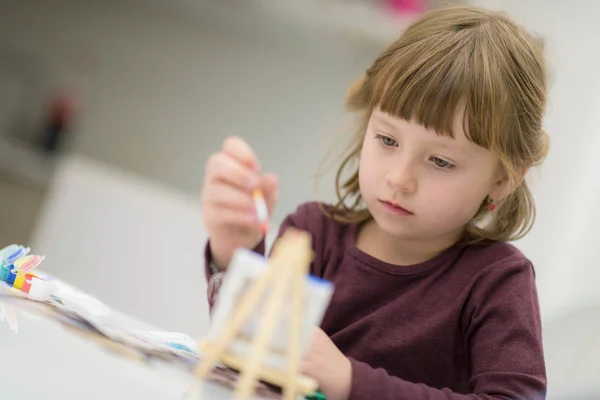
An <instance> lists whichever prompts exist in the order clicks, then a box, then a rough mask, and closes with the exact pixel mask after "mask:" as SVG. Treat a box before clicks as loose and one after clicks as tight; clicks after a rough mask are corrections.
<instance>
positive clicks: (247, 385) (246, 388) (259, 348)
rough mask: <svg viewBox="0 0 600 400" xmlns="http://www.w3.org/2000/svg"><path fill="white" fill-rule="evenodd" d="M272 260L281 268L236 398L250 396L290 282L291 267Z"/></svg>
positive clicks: (253, 343)
mask: <svg viewBox="0 0 600 400" xmlns="http://www.w3.org/2000/svg"><path fill="white" fill-rule="evenodd" d="M272 262H273V264H274V267H275V268H277V269H279V270H281V273H280V274H278V275H279V279H276V280H275V281H274V282H273V283H274V285H273V288H272V289H273V291H272V292H271V293H270V296H269V298H268V301H267V304H266V306H265V311H264V314H263V316H262V320H261V321H260V324H259V326H258V329H257V332H256V336H255V337H254V340H253V342H252V351H251V353H250V359H249V360H248V363H247V365H246V367H245V368H244V370H243V371H242V373H241V376H240V381H239V382H238V387H237V389H236V397H237V398H238V399H247V398H250V396H251V395H252V393H253V391H254V385H255V384H256V377H257V375H258V373H259V370H260V369H261V367H262V364H263V357H264V354H265V350H266V348H267V344H268V343H269V341H270V340H271V337H272V334H273V330H274V329H275V327H276V324H277V322H278V320H279V319H278V317H279V310H280V309H281V306H282V302H283V301H282V300H283V297H284V294H285V290H286V289H287V287H288V286H289V283H290V278H291V271H292V269H291V268H289V266H285V265H275V260H273V261H272Z"/></svg>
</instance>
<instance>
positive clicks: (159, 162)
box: [0, 0, 379, 222]
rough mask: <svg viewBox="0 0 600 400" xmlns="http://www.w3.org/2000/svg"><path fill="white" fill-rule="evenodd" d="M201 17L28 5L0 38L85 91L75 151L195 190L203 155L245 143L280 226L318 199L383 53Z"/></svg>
mask: <svg viewBox="0 0 600 400" xmlns="http://www.w3.org/2000/svg"><path fill="white" fill-rule="evenodd" d="M194 10H195V11H194V14H193V15H182V14H178V13H177V12H173V13H170V12H168V11H165V10H163V9H161V8H157V9H156V10H154V9H150V8H147V7H142V6H141V5H135V4H134V2H131V3H127V4H124V3H123V2H114V1H107V2H75V1H69V0H61V1H54V2H52V3H49V2H46V3H39V2H33V1H27V0H24V1H21V2H12V4H2V5H0V37H3V38H10V42H12V43H14V45H15V46H17V47H19V48H20V49H23V50H24V51H26V52H29V53H30V54H33V55H35V57H37V58H39V59H40V60H43V61H44V63H45V64H44V65H47V66H48V68H51V69H52V70H53V74H52V76H53V79H54V81H56V82H61V81H65V82H67V83H69V84H73V85H75V86H76V87H77V88H78V89H80V90H81V95H82V96H83V107H84V108H83V112H82V114H81V115H80V116H79V120H78V126H77V129H76V132H75V135H74V142H73V149H74V151H75V152H77V153H79V154H84V155H87V156H90V157H92V158H94V159H98V160H101V161H105V162H107V163H110V164H113V165H117V166H119V167H122V168H124V169H127V170H130V171H133V172H136V173H140V174H142V175H145V176H148V177H150V178H151V179H155V180H158V181H160V182H163V183H166V184H168V185H170V186H173V187H175V188H178V189H181V190H184V191H187V192H190V193H197V192H198V191H199V189H200V186H201V183H202V176H203V171H204V162H205V160H206V158H207V156H208V155H209V154H210V153H211V152H213V151H215V150H216V149H217V148H218V147H219V145H220V144H221V142H222V140H223V139H224V138H225V137H226V136H229V135H240V136H242V137H244V138H245V139H246V140H248V141H249V142H250V144H251V145H252V146H254V147H255V149H256V151H257V152H258V154H259V156H260V158H261V160H262V163H263V167H264V169H266V170H275V171H276V172H278V173H279V174H280V176H281V186H282V190H281V206H280V207H278V208H277V210H276V212H275V215H274V220H275V221H276V222H277V221H280V220H281V219H282V218H283V216H284V214H287V213H288V212H289V211H290V210H291V209H293V207H294V206H295V205H296V204H298V203H299V202H301V201H304V200H307V199H309V198H312V197H313V181H312V176H311V175H312V174H313V173H314V172H315V170H316V167H317V164H318V163H319V162H320V161H321V158H322V157H323V156H324V154H325V151H326V150H328V149H329V148H330V145H331V143H332V140H331V138H332V136H334V135H335V133H336V132H337V129H338V128H339V127H340V125H341V124H342V121H341V119H342V112H341V111H342V100H343V96H344V94H345V91H346V88H347V86H348V85H349V84H350V83H351V82H352V80H353V79H354V78H355V77H357V76H358V75H359V74H360V73H362V71H364V69H365V68H366V67H367V63H368V61H369V60H370V58H371V57H372V56H373V55H374V54H376V53H377V52H378V51H379V49H378V48H373V47H367V46H366V45H365V44H364V43H361V42H357V41H352V42H351V41H349V40H343V39H340V38H339V37H335V36H332V35H329V36H327V35H324V34H320V33H318V32H314V33H310V32H309V33H306V32H297V31H295V30H294V29H292V27H287V26H278V25H277V24H276V23H275V22H273V21H269V20H262V19H260V18H253V17H252V13H248V15H247V17H246V18H244V19H243V20H238V21H236V22H235V23H231V22H230V23H228V22H227V21H225V20H223V19H222V17H220V16H219V15H220V14H217V13H214V12H211V11H210V10H211V9H210V8H203V7H202V5H199V6H198V7H196V8H194ZM276 147H281V149H282V150H278V151H274V149H275V148H276ZM331 192H332V191H331V190H329V192H326V193H325V194H324V195H325V196H326V195H327V194H328V193H329V194H331Z"/></svg>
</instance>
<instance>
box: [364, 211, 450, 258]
mask: <svg viewBox="0 0 600 400" xmlns="http://www.w3.org/2000/svg"><path fill="white" fill-rule="evenodd" d="M459 239H460V234H457V235H452V236H444V237H441V238H439V239H436V240H429V241H416V240H401V239H398V238H395V237H393V236H391V235H389V234H387V233H386V232H384V231H382V230H381V229H380V228H379V226H378V225H377V223H376V222H375V221H374V220H372V219H371V220H369V221H367V222H365V223H364V224H363V225H362V226H361V227H360V228H359V231H358V234H357V237H356V247H357V248H358V249H359V250H361V251H363V252H365V253H367V254H369V255H370V256H372V257H375V258H377V259H379V260H381V261H383V262H386V263H388V264H393V265H398V266H402V265H415V264H420V263H422V262H425V261H427V260H430V259H432V258H434V257H435V256H437V255H439V254H440V253H442V252H443V251H444V250H446V249H448V248H449V247H451V246H453V245H454V244H456V243H457V242H458V240H459Z"/></svg>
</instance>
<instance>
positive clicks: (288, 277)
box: [195, 229, 317, 400]
mask: <svg viewBox="0 0 600 400" xmlns="http://www.w3.org/2000/svg"><path fill="white" fill-rule="evenodd" d="M312 258H313V253H312V248H311V238H310V235H309V234H308V233H305V232H300V231H297V230H294V229H288V230H287V231H286V232H285V233H284V234H283V235H282V236H281V237H280V238H279V239H278V240H277V242H276V243H275V245H274V247H273V251H272V253H271V257H270V258H269V260H268V264H267V268H266V269H265V270H264V272H263V273H262V274H261V275H260V276H258V278H257V279H256V280H255V281H254V282H253V283H252V284H251V286H250V287H249V289H248V290H247V291H246V292H245V293H244V297H243V298H242V299H241V302H240V303H239V304H240V305H239V307H238V308H237V309H236V310H235V312H233V314H232V315H231V317H230V319H229V320H228V321H227V324H226V327H225V328H224V329H223V330H222V332H221V334H220V336H219V337H218V338H217V339H216V340H213V341H211V342H204V343H202V344H201V345H200V347H201V348H200V351H201V354H202V360H201V361H200V363H199V365H198V367H197V369H196V371H195V374H196V377H197V378H199V379H206V377H207V376H208V375H209V374H210V372H211V371H212V369H213V367H214V366H215V363H217V362H218V361H220V362H222V363H223V364H225V365H227V366H229V367H230V368H233V369H235V370H238V371H239V372H240V377H239V381H238V382H237V387H236V389H235V398H236V399H249V398H251V397H252V396H253V395H254V390H255V387H256V383H257V381H259V380H261V381H264V382H268V383H271V384H273V385H275V386H278V387H281V388H282V389H283V396H284V399H285V400H292V399H296V398H297V396H298V395H308V394H311V393H314V392H315V391H316V390H317V383H316V381H314V380H313V379H311V378H308V377H305V376H302V375H301V374H300V371H299V368H300V362H301V345H300V331H301V323H302V318H303V313H304V312H305V310H304V309H303V301H304V296H305V295H306V293H305V286H304V283H303V282H304V281H305V278H306V276H307V274H308V271H309V266H310V263H311V262H312ZM265 296H266V297H265ZM287 296H291V304H292V310H290V311H291V314H290V319H289V321H290V322H289V323H290V326H289V329H287V332H288V333H289V337H288V338H287V341H288V346H287V348H286V354H285V358H286V362H287V368H286V369H285V370H278V369H276V368H272V367H269V366H267V365H265V363H264V356H265V354H266V352H267V351H268V346H269V343H270V341H271V339H272V336H273V332H274V330H275V328H276V325H277V324H278V323H279V322H280V321H279V319H278V316H279V315H280V313H281V312H282V308H281V307H282V306H283V305H284V304H289V303H288V302H287V301H285V300H286V297H287ZM263 297H265V299H264V303H262V307H263V308H262V314H261V315H260V317H259V322H258V325H257V330H256V334H255V336H254V337H253V338H251V340H252V342H251V351H250V353H249V357H248V358H244V357H240V356H239V355H237V354H233V353H232V352H230V351H228V345H229V344H230V343H231V342H232V340H234V339H235V338H236V337H238V335H239V334H240V331H241V329H242V328H243V326H244V324H245V323H246V322H247V321H248V318H249V317H250V316H251V314H252V313H253V312H255V311H256V309H257V307H258V306H259V305H260V304H261V299H263ZM288 299H289V297H288Z"/></svg>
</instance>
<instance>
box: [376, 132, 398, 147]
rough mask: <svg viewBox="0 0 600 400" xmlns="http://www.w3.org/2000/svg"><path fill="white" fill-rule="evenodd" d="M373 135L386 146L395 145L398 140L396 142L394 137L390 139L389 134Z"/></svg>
mask: <svg viewBox="0 0 600 400" xmlns="http://www.w3.org/2000/svg"><path fill="white" fill-rule="evenodd" d="M375 137H376V138H377V139H379V140H381V143H383V145H384V146H386V147H392V146H396V145H397V144H398V142H396V141H395V140H394V139H392V138H391V137H389V136H384V135H379V134H377V135H376V136H375Z"/></svg>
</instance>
